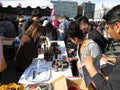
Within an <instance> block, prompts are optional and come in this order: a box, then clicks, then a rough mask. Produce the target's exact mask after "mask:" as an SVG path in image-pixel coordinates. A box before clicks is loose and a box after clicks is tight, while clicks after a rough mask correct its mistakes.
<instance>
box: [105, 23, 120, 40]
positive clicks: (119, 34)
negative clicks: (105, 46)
mask: <svg viewBox="0 0 120 90" xmlns="http://www.w3.org/2000/svg"><path fill="white" fill-rule="evenodd" d="M106 28H107V30H108V33H109V34H110V35H111V37H112V38H113V39H114V41H120V22H116V23H115V24H113V25H109V24H108V25H106Z"/></svg>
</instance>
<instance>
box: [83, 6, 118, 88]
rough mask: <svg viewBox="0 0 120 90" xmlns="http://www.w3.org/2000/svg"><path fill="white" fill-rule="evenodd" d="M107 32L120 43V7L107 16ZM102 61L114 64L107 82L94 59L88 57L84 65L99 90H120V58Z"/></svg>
mask: <svg viewBox="0 0 120 90" xmlns="http://www.w3.org/2000/svg"><path fill="white" fill-rule="evenodd" d="M104 19H105V20H106V26H107V27H106V28H107V30H108V31H107V32H108V33H109V34H110V35H111V37H112V38H113V39H114V40H115V41H120V5H117V6H115V7H113V8H112V9H111V10H110V11H108V13H107V14H106V15H105V17H104ZM102 60H104V61H106V62H112V63H114V64H115V65H114V68H113V70H112V72H111V73H110V74H109V76H108V80H106V79H105V78H104V77H103V76H102V75H101V74H100V73H99V72H98V71H97V69H96V68H95V66H94V58H92V57H91V56H87V57H86V58H85V59H84V64H85V66H86V69H87V71H88V72H89V74H90V76H91V78H92V80H93V82H94V84H95V85H96V87H97V90H119V89H120V57H119V56H118V57H117V58H110V57H106V56H103V57H102Z"/></svg>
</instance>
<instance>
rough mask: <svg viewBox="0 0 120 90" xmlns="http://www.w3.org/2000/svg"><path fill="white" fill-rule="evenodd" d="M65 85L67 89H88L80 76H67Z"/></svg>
mask: <svg viewBox="0 0 120 90" xmlns="http://www.w3.org/2000/svg"><path fill="white" fill-rule="evenodd" d="M67 87H68V90H89V89H88V88H87V87H86V85H85V82H84V80H83V79H82V78H80V77H77V78H76V77H75V78H74V77H73V78H67Z"/></svg>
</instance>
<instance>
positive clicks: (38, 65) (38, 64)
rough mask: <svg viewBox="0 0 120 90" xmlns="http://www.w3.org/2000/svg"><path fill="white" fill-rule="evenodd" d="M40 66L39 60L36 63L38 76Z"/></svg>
mask: <svg viewBox="0 0 120 90" xmlns="http://www.w3.org/2000/svg"><path fill="white" fill-rule="evenodd" d="M40 66H41V63H40V60H38V62H37V73H38V74H40Z"/></svg>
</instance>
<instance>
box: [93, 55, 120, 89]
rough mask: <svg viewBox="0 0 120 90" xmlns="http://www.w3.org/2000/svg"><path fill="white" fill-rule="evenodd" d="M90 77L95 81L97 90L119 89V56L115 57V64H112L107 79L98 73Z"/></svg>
mask: <svg viewBox="0 0 120 90" xmlns="http://www.w3.org/2000/svg"><path fill="white" fill-rule="evenodd" d="M92 79H93V81H94V82H95V85H96V87H97V90H120V56H119V57H117V61H116V64H115V65H114V67H113V70H112V72H111V73H110V74H109V78H108V80H107V81H106V80H105V79H104V77H103V76H102V75H101V74H99V73H98V74H96V75H95V76H94V77H93V78H92Z"/></svg>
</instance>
